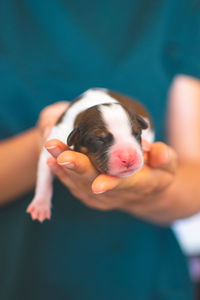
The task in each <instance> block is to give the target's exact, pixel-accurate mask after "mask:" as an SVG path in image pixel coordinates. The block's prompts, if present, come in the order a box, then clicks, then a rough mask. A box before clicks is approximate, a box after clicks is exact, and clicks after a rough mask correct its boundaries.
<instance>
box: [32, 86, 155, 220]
mask: <svg viewBox="0 0 200 300" xmlns="http://www.w3.org/2000/svg"><path fill="white" fill-rule="evenodd" d="M52 138H56V139H59V140H60V141H62V142H64V143H66V142H67V145H68V146H69V147H70V148H71V149H72V150H74V151H77V152H82V153H84V154H86V155H87V156H88V157H89V158H90V160H91V162H92V164H93V165H94V167H95V168H96V169H97V170H98V171H99V172H100V173H107V174H110V175H114V176H118V177H127V176H130V175H132V174H134V173H135V172H136V171H138V170H140V169H141V168H142V166H143V152H142V146H141V139H144V140H146V141H147V142H149V143H152V142H153V140H154V132H153V129H152V121H151V119H150V116H149V114H148V112H147V111H146V110H145V108H144V107H143V106H142V105H141V104H140V103H139V102H136V101H134V100H133V99H130V98H128V97H126V96H123V95H121V94H118V93H116V92H112V91H109V90H107V89H100V88H96V89H89V90H88V91H86V92H85V93H83V94H82V95H81V96H80V97H78V98H77V99H75V100H74V101H73V102H72V103H71V104H70V106H69V107H68V109H67V111H66V112H64V114H63V115H62V116H61V117H60V119H59V120H58V122H57V124H56V125H55V126H54V128H53V130H52V132H51V135H50V136H49V138H48V139H52ZM49 157H50V154H49V153H48V151H47V150H46V149H45V148H43V150H42V152H41V155H40V159H39V164H38V173H37V184H36V192H35V196H34V199H33V200H32V202H31V203H30V205H29V206H28V209H27V212H28V213H30V214H31V216H32V219H38V220H39V221H40V222H43V221H44V220H45V219H46V218H47V219H50V215H51V197H52V179H53V178H52V177H53V176H52V173H51V171H50V169H49V167H48V165H47V163H46V162H47V159H48V158H49Z"/></svg>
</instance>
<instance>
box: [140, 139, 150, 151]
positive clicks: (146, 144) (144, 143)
mask: <svg viewBox="0 0 200 300" xmlns="http://www.w3.org/2000/svg"><path fill="white" fill-rule="evenodd" d="M150 149H151V144H150V143H149V142H148V141H147V140H145V139H142V151H143V152H144V153H145V152H149V151H150Z"/></svg>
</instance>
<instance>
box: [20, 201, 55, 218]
mask: <svg viewBox="0 0 200 300" xmlns="http://www.w3.org/2000/svg"><path fill="white" fill-rule="evenodd" d="M26 212H27V213H29V214H30V215H31V217H32V220H38V221H40V222H41V223H42V222H43V221H44V220H45V219H48V220H50V218H51V205H50V203H49V201H47V200H46V199H45V198H34V199H33V200H32V202H31V203H30V205H29V206H28V208H27V210H26Z"/></svg>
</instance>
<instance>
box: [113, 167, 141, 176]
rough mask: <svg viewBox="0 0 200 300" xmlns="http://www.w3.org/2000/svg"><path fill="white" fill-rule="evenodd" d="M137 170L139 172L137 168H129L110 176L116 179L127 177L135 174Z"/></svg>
mask: <svg viewBox="0 0 200 300" xmlns="http://www.w3.org/2000/svg"><path fill="white" fill-rule="evenodd" d="M138 170H139V169H138V168H129V169H126V170H122V171H119V172H115V174H112V175H114V176H117V177H128V176H131V175H133V174H134V173H136V172H137V171H138Z"/></svg>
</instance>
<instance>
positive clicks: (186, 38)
mask: <svg viewBox="0 0 200 300" xmlns="http://www.w3.org/2000/svg"><path fill="white" fill-rule="evenodd" d="M199 12H200V4H199V1H195V0H192V1H191V0H190V1H189V0H188V1H182V0H171V1H170V0H169V1H164V0H163V1H162V0H159V1H158V0H152V1H151V0H149V1H144V0H140V1H133V0H124V1H114V0H107V1H105V0H103V1H90V0H87V1H80V0H79V1H64V0H58V1H55V0H49V1H39V0H35V1H32V0H26V1H25V0H24V1H22V0H20V1H19V0H12V1H11V0H7V1H6V0H2V1H1V2H0V103H1V106H0V137H1V138H2V139H3V138H6V137H10V136H12V135H14V134H17V133H19V132H21V131H23V130H26V129H28V128H30V127H32V126H34V125H35V123H36V121H37V118H38V115H39V112H40V111H41V109H42V108H44V107H45V106H46V105H49V104H51V103H53V102H56V101H59V100H61V99H62V100H63V99H67V100H72V99H73V98H74V97H76V96H77V95H79V94H80V93H81V92H83V91H84V90H86V89H88V88H90V87H107V88H110V89H114V90H117V91H119V92H122V93H124V94H127V95H130V96H132V97H135V98H136V99H139V100H140V101H141V102H143V103H144V105H145V106H146V107H147V108H148V110H149V111H150V113H151V115H152V117H153V120H154V124H155V129H156V137H157V139H159V140H165V129H164V128H165V116H166V107H167V101H166V100H167V93H168V88H169V86H170V84H171V82H172V80H173V77H174V76H175V75H176V74H181V73H183V74H188V75H191V76H195V77H200V76H199V75H200V60H199V53H200V45H199V41H200V24H199V20H200V18H199V16H200V13H199ZM13 151H14V149H13ZM31 198H32V193H31V194H30V195H26V196H24V197H23V198H22V199H19V200H18V201H16V202H15V203H13V204H12V205H9V206H6V207H4V208H2V209H1V211H0V236H1V240H0V266H1V267H0V299H3V300H4V299H5V300H16V299H17V300H18V299H20V300H21V299H29V300H35V299H37V300H40V299H50V300H51V299H55V298H58V299H61V300H62V299H70V300H71V299H75V300H76V299H78V300H90V299H91V300H94V299H95V300H98V299H101V300H102V299H104V300H107V299H109V300H110V299H115V300H118V299H119V300H121V299H125V300H129V299H136V300H137V299H138V300H143V299H144V300H151V299H152V300H157V299H161V300H164V299H169V300H173V299H175V300H179V299H180V300H182V299H187V300H189V299H192V296H191V293H192V289H191V284H190V280H189V275H188V271H187V267H186V262H185V258H184V256H183V254H182V253H181V251H180V248H179V245H178V244H177V242H176V240H175V238H174V236H173V234H172V232H171V230H170V229H168V228H163V227H159V226H156V225H151V224H148V223H146V222H143V221H141V220H138V219H137V218H134V217H132V216H129V215H127V214H124V213H121V212H117V211H112V212H100V211H94V210H91V209H89V208H87V207H85V206H84V205H83V204H81V202H80V201H78V200H77V199H75V198H73V197H72V196H71V195H70V193H69V192H68V191H67V189H66V188H64V187H63V186H62V185H61V184H60V183H59V182H58V181H55V184H54V198H53V217H52V220H51V221H50V222H45V223H44V224H42V225H41V224H39V223H37V222H32V221H31V220H30V218H29V216H28V215H27V214H26V213H25V210H26V207H27V205H28V203H29V202H30V200H31Z"/></svg>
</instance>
